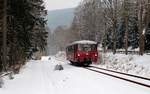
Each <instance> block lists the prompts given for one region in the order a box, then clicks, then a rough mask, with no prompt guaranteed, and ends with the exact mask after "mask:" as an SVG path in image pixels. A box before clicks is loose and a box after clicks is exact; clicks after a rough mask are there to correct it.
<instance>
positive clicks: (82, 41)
mask: <svg viewBox="0 0 150 94" xmlns="http://www.w3.org/2000/svg"><path fill="white" fill-rule="evenodd" d="M74 44H97V42H95V41H91V40H81V41H75V42H73V43H71V44H69V45H74Z"/></svg>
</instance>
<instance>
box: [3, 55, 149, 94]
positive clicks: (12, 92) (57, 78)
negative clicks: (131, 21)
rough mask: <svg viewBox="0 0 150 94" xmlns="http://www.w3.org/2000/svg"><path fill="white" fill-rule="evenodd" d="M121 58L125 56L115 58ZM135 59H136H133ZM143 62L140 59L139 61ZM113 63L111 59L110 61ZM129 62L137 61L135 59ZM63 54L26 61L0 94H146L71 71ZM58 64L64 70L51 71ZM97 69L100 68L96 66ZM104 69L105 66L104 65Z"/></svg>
mask: <svg viewBox="0 0 150 94" xmlns="http://www.w3.org/2000/svg"><path fill="white" fill-rule="evenodd" d="M118 57H122V58H123V57H124V56H120V55H119V56H118ZM135 57H136V56H135ZM141 58H142V57H141ZM108 60H110V59H108ZM112 60H113V59H112ZM130 61H136V60H134V58H133V59H132V60H130ZM68 63H69V62H68V61H66V60H65V56H64V53H61V52H60V53H59V54H57V55H56V56H49V57H42V59H41V60H39V61H29V62H28V63H27V65H25V66H24V67H23V68H22V69H21V72H20V74H18V75H15V76H14V77H15V79H13V80H9V79H7V77H6V78H5V79H4V81H5V84H4V86H3V88H0V94H149V93H150V89H149V88H145V87H142V86H139V85H136V84H132V83H130V82H127V81H123V80H119V79H117V78H113V77H109V76H106V75H103V74H98V73H95V72H92V71H89V70H86V69H83V68H81V67H74V66H71V65H69V64H68ZM57 64H61V65H62V66H63V67H64V70H61V71H59V70H54V68H55V66H56V65H57ZM99 66H100V65H99ZM103 66H104V65H103Z"/></svg>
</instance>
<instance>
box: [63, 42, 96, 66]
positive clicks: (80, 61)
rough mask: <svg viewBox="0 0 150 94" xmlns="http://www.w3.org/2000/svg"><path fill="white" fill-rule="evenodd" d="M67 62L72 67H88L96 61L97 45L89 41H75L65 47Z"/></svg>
mask: <svg viewBox="0 0 150 94" xmlns="http://www.w3.org/2000/svg"><path fill="white" fill-rule="evenodd" d="M66 55H67V60H69V61H70V62H71V63H72V64H74V65H86V66H87V65H89V64H91V63H92V62H94V63H96V62H97V59H98V51H97V43H96V42H94V41H89V40H82V41H75V42H73V43H71V44H69V45H68V46H67V47H66Z"/></svg>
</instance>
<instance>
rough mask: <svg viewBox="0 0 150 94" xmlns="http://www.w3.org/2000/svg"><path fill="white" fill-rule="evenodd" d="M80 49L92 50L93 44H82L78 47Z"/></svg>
mask: <svg viewBox="0 0 150 94" xmlns="http://www.w3.org/2000/svg"><path fill="white" fill-rule="evenodd" d="M78 49H79V51H91V50H92V49H91V45H89V44H80V45H79V47H78Z"/></svg>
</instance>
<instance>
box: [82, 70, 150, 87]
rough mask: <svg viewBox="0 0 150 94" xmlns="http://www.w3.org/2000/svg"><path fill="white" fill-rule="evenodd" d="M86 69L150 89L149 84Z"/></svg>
mask: <svg viewBox="0 0 150 94" xmlns="http://www.w3.org/2000/svg"><path fill="white" fill-rule="evenodd" d="M84 68H85V69H87V70H90V71H93V72H97V73H101V74H104V75H108V76H111V77H114V78H118V79H121V80H124V81H128V82H131V83H134V84H137V85H140V86H144V87H147V88H150V85H149V84H144V83H141V82H138V81H134V80H130V79H127V78H123V77H120V76H116V75H112V74H109V73H105V72H102V71H98V70H94V69H90V68H88V67H84Z"/></svg>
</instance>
